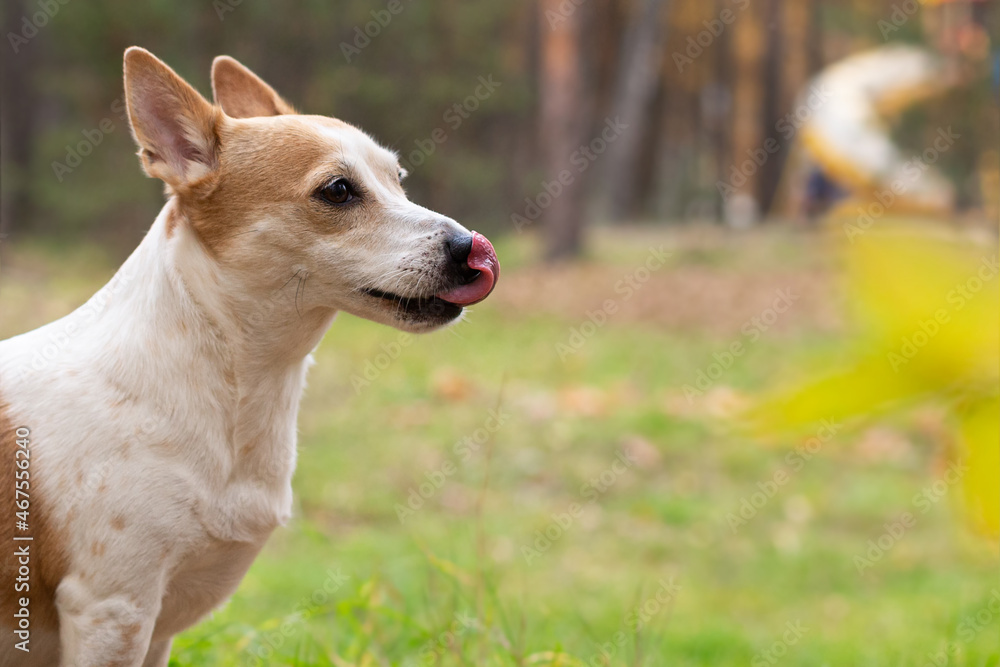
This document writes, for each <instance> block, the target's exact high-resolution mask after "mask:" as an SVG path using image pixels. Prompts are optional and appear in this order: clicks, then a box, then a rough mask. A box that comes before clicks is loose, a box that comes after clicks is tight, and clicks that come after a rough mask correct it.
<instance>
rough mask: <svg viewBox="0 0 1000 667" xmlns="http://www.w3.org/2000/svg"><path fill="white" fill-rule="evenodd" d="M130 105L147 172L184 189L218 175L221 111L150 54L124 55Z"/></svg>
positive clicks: (130, 51)
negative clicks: (218, 136) (218, 132)
mask: <svg viewBox="0 0 1000 667" xmlns="http://www.w3.org/2000/svg"><path fill="white" fill-rule="evenodd" d="M125 101H126V105H127V107H128V117H129V124H130V125H131V127H132V136H133V137H135V141H136V143H137V144H139V157H140V159H141V160H142V166H143V168H144V169H145V170H146V173H147V174H149V175H150V176H154V177H156V178H159V179H162V180H163V181H164V182H165V183H167V185H170V186H171V187H173V188H174V189H183V188H184V187H185V186H188V185H191V184H193V183H195V182H196V181H199V180H200V179H202V178H204V177H205V176H207V175H208V174H210V173H211V172H212V171H214V169H215V167H216V164H217V148H218V139H217V134H216V130H217V125H218V123H219V121H220V119H221V118H222V114H220V113H219V111H218V109H216V108H215V107H213V106H212V105H211V104H210V103H209V102H208V100H206V99H205V98H204V97H202V96H201V95H200V94H199V93H198V91H196V90H195V89H194V88H192V87H191V86H190V85H189V84H188V83H187V82H186V81H184V79H182V78H180V77H179V76H177V74H176V73H175V72H174V71H173V70H172V69H170V68H169V67H167V65H166V64H165V63H163V61H161V60H160V59H159V58H157V57H156V56H154V55H153V54H152V53H150V52H149V51H146V50H145V49H141V48H139V47H137V46H133V47H131V48H129V49H128V50H127V51H125Z"/></svg>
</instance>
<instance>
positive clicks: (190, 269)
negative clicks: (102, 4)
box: [0, 47, 499, 667]
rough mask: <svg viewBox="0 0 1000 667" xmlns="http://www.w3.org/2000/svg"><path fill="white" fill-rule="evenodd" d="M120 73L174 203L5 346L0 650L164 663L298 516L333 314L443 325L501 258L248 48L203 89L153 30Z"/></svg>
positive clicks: (87, 660) (147, 149)
mask: <svg viewBox="0 0 1000 667" xmlns="http://www.w3.org/2000/svg"><path fill="white" fill-rule="evenodd" d="M124 69H125V77H124V80H125V100H126V107H127V110H128V117H129V124H130V127H131V130H132V135H133V137H134V139H135V141H136V143H137V144H138V146H139V158H140V161H141V163H142V167H143V169H144V170H145V172H146V174H148V175H149V176H151V177H155V178H159V179H161V180H162V181H163V182H164V183H165V190H166V195H167V202H166V205H165V206H164V208H163V210H162V211H161V212H160V214H159V215H158V216H157V218H156V220H155V222H153V224H152V227H151V228H150V230H149V232H148V233H147V234H146V236H145V237H144V239H143V241H142V242H141V243H140V245H139V246H138V248H137V249H136V250H135V252H133V254H132V255H131V256H130V257H129V258H128V260H127V261H126V262H125V263H124V264H123V265H122V267H121V268H120V269H119V271H118V272H117V273H116V274H115V276H114V277H113V278H112V280H111V281H110V282H109V283H108V284H107V285H106V286H105V287H104V288H103V289H102V290H101V291H100V292H98V293H97V294H96V295H95V296H94V297H93V298H92V299H91V300H90V301H88V302H87V303H86V304H84V305H83V306H82V307H81V308H79V309H78V310H76V311H74V312H73V313H71V314H70V315H68V316H66V317H64V318H62V319H61V320H57V321H56V322H53V323H51V324H48V325H46V326H43V327H41V328H39V329H36V330H34V331H31V332H28V333H25V334H22V335H19V336H15V337H14V338H10V339H8V340H5V341H2V342H0V443H2V446H0V456H3V457H4V461H3V464H2V465H0V471H2V474H0V478H2V484H0V494H2V497H3V498H4V500H3V503H2V507H3V508H4V509H6V510H7V511H5V512H3V514H2V526H3V527H2V528H0V539H2V540H3V542H4V545H5V546H4V547H3V549H4V557H3V559H2V562H0V569H2V576H0V582H2V584H0V586H2V593H0V606H2V615H3V621H2V625H3V627H4V629H5V631H4V632H3V633H2V634H3V637H4V640H3V643H2V645H0V665H44V666H45V667H50V666H52V665H57V664H59V665H64V666H66V667H69V666H72V667H98V666H100V667H107V666H109V665H116V666H129V667H131V666H139V665H147V666H161V667H162V666H164V665H166V664H167V662H168V659H169V655H170V643H171V638H172V637H173V636H174V635H175V634H177V633H179V632H181V631H182V630H184V629H185V628H188V627H190V626H192V625H193V624H195V623H197V622H198V620H199V619H201V618H202V617H203V616H205V615H206V614H207V613H208V612H209V611H211V610H212V609H213V608H215V607H216V606H218V605H219V604H220V603H221V602H223V601H224V600H226V599H227V598H228V597H229V596H230V595H231V594H232V593H233V591H234V590H235V589H236V587H237V585H238V584H239V582H240V580H241V579H242V577H243V576H244V574H245V573H246V571H247V569H248V568H249V567H250V564H251V562H252V561H253V560H254V558H255V557H256V555H257V553H258V552H259V551H260V549H261V547H262V546H263V545H264V543H265V541H266V540H267V538H268V536H269V535H270V534H271V532H272V531H274V530H275V528H277V527H278V526H281V525H283V524H285V523H286V522H287V521H288V519H289V517H290V515H291V505H292V489H291V478H292V471H293V469H294V467H295V454H296V416H297V412H298V405H299V399H300V396H301V394H302V390H303V385H304V382H305V377H306V369H307V367H308V366H309V365H310V362H311V358H310V353H311V352H312V350H313V349H314V348H315V347H316V346H317V345H318V344H319V342H320V339H321V338H322V336H323V334H324V333H325V332H326V330H327V328H328V327H329V326H330V325H331V323H332V322H333V320H334V317H335V315H336V314H337V313H338V311H345V312H347V313H350V314H353V315H356V316H359V317H363V318H366V319H369V320H373V321H375V322H380V323H382V324H387V325H389V326H393V327H396V328H398V329H401V330H404V331H408V332H418V333H419V332H427V331H432V330H434V329H438V328H440V327H443V326H445V325H448V324H450V323H453V322H455V321H457V320H459V319H461V316H462V314H463V312H464V309H465V308H466V307H467V306H470V305H472V304H474V303H478V302H479V301H481V300H483V299H484V298H486V296H487V295H488V294H489V293H490V292H491V291H492V290H493V288H494V286H495V285H496V281H497V278H498V276H499V263H498V260H497V257H496V253H495V252H494V250H493V247H492V245H491V244H490V242H489V241H488V240H487V239H486V238H485V237H484V236H482V235H481V234H478V233H476V232H470V231H468V230H467V229H466V228H465V227H463V226H461V225H459V224H458V223H457V222H455V221H454V220H452V219H450V218H447V217H445V216H443V215H440V214H438V213H435V212H433V211H430V210H428V209H426V208H423V207H421V206H418V205H417V204H414V203H412V202H410V201H409V200H408V198H407V196H406V194H405V192H404V190H403V187H402V184H401V181H402V179H403V177H404V176H405V175H406V174H405V172H404V170H403V169H402V168H401V167H400V166H399V162H398V160H397V157H396V155H395V154H394V153H392V152H390V151H389V150H386V149H384V148H382V147H381V146H379V145H378V144H377V143H376V142H375V141H374V140H373V139H371V138H370V137H369V136H368V135H366V134H365V133H363V132H362V131H361V130H358V129H356V128H355V127H353V126H351V125H348V124H347V123H344V122H341V121H339V120H335V119H333V118H328V117H324V116H310V115H300V114H298V113H296V112H295V110H294V109H293V108H292V107H291V106H290V105H289V104H288V103H287V102H286V101H284V100H283V99H282V98H281V97H280V96H279V95H278V94H277V93H276V92H275V91H274V90H273V89H272V88H271V87H270V86H269V85H268V84H266V83H265V82H264V81H263V80H261V79H260V78H259V77H257V76H256V75H255V74H254V73H252V72H251V71H250V70H249V69H247V68H246V67H244V66H243V65H241V64H240V63H238V62H237V61H236V60H233V59H232V58H229V57H227V56H220V57H218V58H216V59H215V61H214V62H213V65H212V89H213V93H214V104H213V103H210V102H208V101H207V100H206V99H205V98H203V97H202V96H201V95H200V94H199V93H198V92H197V91H196V90H195V89H194V88H192V87H191V86H190V85H189V84H188V83H187V82H185V81H184V80H183V79H182V78H181V77H179V76H178V75H177V74H176V73H174V71H173V70H171V69H170V68H169V67H168V66H167V65H166V64H164V63H163V62H162V61H160V60H159V59H157V58H156V57H155V56H154V55H153V54H151V53H149V52H148V51H145V50H143V49H141V48H138V47H132V48H130V49H128V50H127V51H126V52H125V68H124Z"/></svg>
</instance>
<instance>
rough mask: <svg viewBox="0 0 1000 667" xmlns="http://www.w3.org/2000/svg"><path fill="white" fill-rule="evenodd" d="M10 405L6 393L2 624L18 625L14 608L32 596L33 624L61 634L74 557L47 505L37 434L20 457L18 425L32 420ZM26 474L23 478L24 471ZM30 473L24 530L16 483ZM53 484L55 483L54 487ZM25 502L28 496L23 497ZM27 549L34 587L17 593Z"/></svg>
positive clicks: (1, 408) (2, 417) (1, 473)
mask: <svg viewBox="0 0 1000 667" xmlns="http://www.w3.org/2000/svg"><path fill="white" fill-rule="evenodd" d="M10 412H11V411H10V406H9V405H8V404H7V403H6V402H5V401H4V400H3V397H2V396H0V457H2V460H0V516H3V517H5V520H4V521H0V543H2V544H3V545H4V547H3V548H2V555H0V617H2V620H0V624H2V625H3V626H5V627H12V626H13V624H12V620H13V618H14V612H15V611H16V610H17V608H18V606H19V605H18V599H19V598H21V597H27V598H28V599H29V600H30V602H29V609H30V611H31V618H32V627H33V628H35V629H37V630H42V631H45V632H58V630H59V617H58V614H57V613H56V608H55V591H56V588H57V587H58V586H59V582H61V581H62V578H63V576H65V574H66V570H67V567H68V562H69V555H68V553H67V552H66V549H65V547H64V546H63V536H62V535H61V534H60V532H59V531H58V529H57V527H56V526H55V525H53V523H52V521H51V517H50V515H49V512H48V507H47V503H46V496H47V494H46V489H47V487H46V484H45V478H44V476H43V475H44V469H39V467H38V464H37V451H38V450H37V449H36V448H37V446H38V445H39V443H38V442H36V441H35V440H34V436H33V434H31V433H29V434H28V437H27V444H26V448H27V451H28V454H27V456H28V458H27V459H25V455H23V454H22V455H18V452H19V451H24V448H22V447H20V446H19V445H18V443H17V440H18V436H17V429H18V428H21V427H22V426H25V427H28V428H29V429H30V426H31V425H30V424H15V423H14V422H13V421H12V420H13V417H12V415H11V413H10ZM22 460H27V461H28V462H29V463H28V469H27V470H28V475H27V476H25V475H24V474H23V472H22V471H23V470H24V469H23V468H19V467H18V464H17V462H18V461H22ZM19 473H21V479H18V474H19ZM25 477H27V480H26V481H27V482H28V485H27V489H26V490H27V493H28V501H29V509H28V526H29V529H28V530H26V531H18V530H16V529H15V526H14V519H15V513H16V512H18V511H23V510H21V509H20V508H18V506H17V500H19V498H17V497H16V488H17V487H16V483H17V482H19V481H20V482H23V481H25V479H24V478H25ZM48 488H51V487H48ZM20 499H22V500H23V496H22V498H20ZM29 536H30V537H32V538H33V539H32V540H17V541H15V540H14V537H29ZM23 547H27V552H28V559H29V562H28V564H27V567H28V570H29V573H28V576H27V581H26V582H22V583H27V584H28V590H26V591H16V590H15V584H16V583H18V582H17V579H18V577H19V573H18V572H19V568H20V567H21V565H22V564H21V563H20V562H19V558H20V556H19V555H18V554H16V553H15V551H16V550H17V549H20V548H23Z"/></svg>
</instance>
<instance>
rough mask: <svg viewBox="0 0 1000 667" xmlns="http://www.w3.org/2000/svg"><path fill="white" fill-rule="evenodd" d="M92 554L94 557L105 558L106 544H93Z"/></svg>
mask: <svg viewBox="0 0 1000 667" xmlns="http://www.w3.org/2000/svg"><path fill="white" fill-rule="evenodd" d="M90 553H91V554H93V555H94V556H103V555H104V543H103V542H94V543H93V544H91V545H90Z"/></svg>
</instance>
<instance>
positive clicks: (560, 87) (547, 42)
mask: <svg viewBox="0 0 1000 667" xmlns="http://www.w3.org/2000/svg"><path fill="white" fill-rule="evenodd" d="M564 4H565V3H564V2H563V0H541V1H540V2H539V5H538V6H539V10H540V13H539V28H538V30H539V41H540V52H541V77H540V80H539V83H540V91H539V95H540V98H541V99H540V101H541V124H540V128H539V129H540V134H541V137H540V143H541V147H542V150H541V153H542V160H543V165H544V167H545V174H546V182H549V183H552V182H556V183H558V182H559V175H560V173H561V172H567V171H569V172H570V173H572V174H573V177H574V180H573V182H572V183H571V184H569V185H563V187H562V188H561V192H559V193H558V194H551V198H552V201H551V203H550V204H549V206H548V208H546V209H545V210H544V214H543V218H544V220H545V227H544V235H545V253H546V256H547V257H548V258H549V259H559V258H565V257H572V256H575V255H578V254H579V252H580V250H581V248H582V245H583V221H584V205H585V203H586V202H585V196H586V192H587V189H586V187H584V184H583V183H582V176H583V174H579V173H574V172H572V171H571V170H572V169H573V165H572V164H571V163H570V156H571V155H572V154H573V152H574V151H575V150H577V149H578V148H579V147H580V145H581V144H582V143H583V142H584V132H585V131H586V128H587V127H588V126H589V122H588V119H587V116H588V115H589V114H587V113H586V109H587V108H588V105H587V103H586V100H585V85H584V73H583V66H582V65H583V62H582V61H583V52H582V33H583V25H582V23H583V21H582V16H581V14H582V10H581V9H580V8H578V7H576V6H572V8H571V9H570V10H569V12H568V15H567V14H564V13H562V7H563V6H564ZM553 17H560V18H553Z"/></svg>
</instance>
